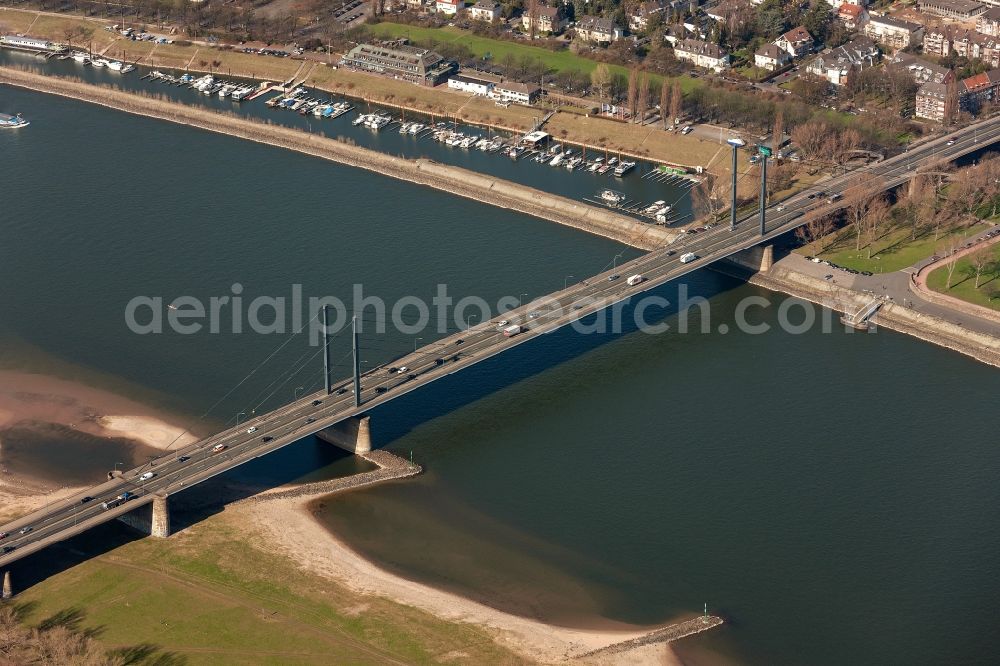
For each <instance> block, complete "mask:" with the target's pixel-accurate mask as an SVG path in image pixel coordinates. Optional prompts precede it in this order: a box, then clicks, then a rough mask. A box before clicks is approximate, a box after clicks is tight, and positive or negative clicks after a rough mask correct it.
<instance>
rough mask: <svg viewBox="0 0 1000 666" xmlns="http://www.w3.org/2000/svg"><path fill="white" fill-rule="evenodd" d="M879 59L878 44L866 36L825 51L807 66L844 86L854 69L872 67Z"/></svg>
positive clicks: (830, 80) (835, 83)
mask: <svg viewBox="0 0 1000 666" xmlns="http://www.w3.org/2000/svg"><path fill="white" fill-rule="evenodd" d="M878 59H879V50H878V46H876V45H875V44H873V43H872V41H871V40H870V39H868V38H866V37H858V38H857V39H855V40H854V41H851V42H848V43H846V44H844V45H843V46H838V47H837V48H835V49H827V50H825V51H823V52H822V53H820V54H819V55H818V56H816V57H815V58H814V59H813V60H812V62H810V63H809V64H808V65H807V66H806V71H807V72H809V73H810V74H815V75H816V76H822V77H823V78H824V79H826V80H827V81H829V82H830V83H832V84H833V85H835V86H843V85H846V84H847V81H848V79H849V78H850V76H851V72H852V71H860V70H862V69H866V68H868V67H872V66H874V65H875V63H877V62H878Z"/></svg>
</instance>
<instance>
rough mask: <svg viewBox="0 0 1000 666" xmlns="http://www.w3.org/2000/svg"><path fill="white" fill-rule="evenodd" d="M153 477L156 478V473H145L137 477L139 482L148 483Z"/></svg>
mask: <svg viewBox="0 0 1000 666" xmlns="http://www.w3.org/2000/svg"><path fill="white" fill-rule="evenodd" d="M154 476H156V472H146V473H145V474H143V475H142V476H140V477H139V481H149V480H150V479H152V478H153V477H154Z"/></svg>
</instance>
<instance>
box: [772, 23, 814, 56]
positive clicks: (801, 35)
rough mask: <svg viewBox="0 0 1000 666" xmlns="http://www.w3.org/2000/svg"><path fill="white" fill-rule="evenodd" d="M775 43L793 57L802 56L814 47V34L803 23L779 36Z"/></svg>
mask: <svg viewBox="0 0 1000 666" xmlns="http://www.w3.org/2000/svg"><path fill="white" fill-rule="evenodd" d="M774 43H775V44H776V45H777V46H778V48H780V49H783V50H784V51H785V52H786V53H788V55H790V56H792V57H793V58H801V57H802V56H804V55H805V54H807V53H809V52H810V51H812V49H813V38H812V35H810V34H809V31H808V30H806V29H805V28H804V27H802V26H801V25H800V26H799V27H797V28H792V29H791V30H789V31H788V32H786V33H785V34H783V35H782V36H781V37H778V39H776V40H774Z"/></svg>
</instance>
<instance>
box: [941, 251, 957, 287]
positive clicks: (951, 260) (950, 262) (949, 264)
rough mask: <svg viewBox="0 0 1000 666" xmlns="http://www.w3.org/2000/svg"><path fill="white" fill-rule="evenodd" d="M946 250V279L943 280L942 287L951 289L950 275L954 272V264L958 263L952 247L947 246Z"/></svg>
mask: <svg viewBox="0 0 1000 666" xmlns="http://www.w3.org/2000/svg"><path fill="white" fill-rule="evenodd" d="M947 252H948V259H947V260H945V262H944V266H945V271H946V272H947V273H948V279H947V281H946V282H945V285H944V288H945V289H951V277H952V275H954V274H955V266H956V265H957V264H958V257H957V256H956V253H955V248H954V247H951V248H949V249H948V250H947Z"/></svg>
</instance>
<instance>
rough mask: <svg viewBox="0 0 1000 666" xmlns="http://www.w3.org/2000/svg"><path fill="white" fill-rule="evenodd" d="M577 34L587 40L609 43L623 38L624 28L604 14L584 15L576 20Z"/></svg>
mask: <svg viewBox="0 0 1000 666" xmlns="http://www.w3.org/2000/svg"><path fill="white" fill-rule="evenodd" d="M576 36H577V37H579V38H580V39H582V40H583V41H585V42H594V43H608V44H610V43H611V42H613V41H615V40H617V39H619V38H621V36H622V30H621V28H619V27H618V26H617V25H615V22H614V21H612V20H611V19H609V18H604V17H603V16H584V17H583V18H582V19H580V20H579V21H577V22H576Z"/></svg>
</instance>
